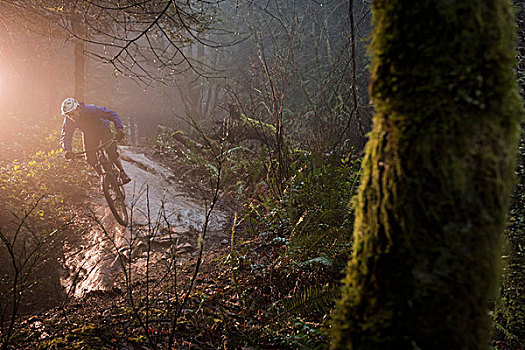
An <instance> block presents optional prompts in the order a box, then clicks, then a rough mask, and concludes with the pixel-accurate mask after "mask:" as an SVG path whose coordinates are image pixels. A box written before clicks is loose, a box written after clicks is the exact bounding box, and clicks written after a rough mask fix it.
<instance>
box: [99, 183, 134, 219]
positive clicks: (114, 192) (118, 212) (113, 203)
mask: <svg viewBox="0 0 525 350" xmlns="http://www.w3.org/2000/svg"><path fill="white" fill-rule="evenodd" d="M102 190H103V191H104V197H106V201H107V202H108V205H109V209H111V213H113V216H114V217H115V219H116V220H117V222H118V223H119V224H121V225H122V226H127V225H128V209H127V208H126V201H125V195H124V193H123V190H122V189H121V188H120V186H119V184H118V183H117V179H116V177H115V175H114V174H113V173H106V174H104V175H103V177H102Z"/></svg>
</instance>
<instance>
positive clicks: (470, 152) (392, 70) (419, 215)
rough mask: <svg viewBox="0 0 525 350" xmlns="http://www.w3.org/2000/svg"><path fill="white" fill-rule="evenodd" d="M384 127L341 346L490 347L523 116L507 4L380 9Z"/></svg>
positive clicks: (369, 171)
mask: <svg viewBox="0 0 525 350" xmlns="http://www.w3.org/2000/svg"><path fill="white" fill-rule="evenodd" d="M372 7H373V16H374V23H375V29H374V36H373V42H372V49H373V53H374V59H373V67H372V83H371V96H372V98H373V100H374V103H375V107H376V112H377V114H376V116H375V119H374V127H373V130H372V132H371V133H370V140H369V142H368V144H367V146H366V155H365V158H364V160H363V175H362V181H361V187H360V190H359V194H358V196H357V198H356V199H355V208H356V221H355V227H354V239H355V242H354V252H353V256H352V259H351V261H350V263H349V266H348V271H347V277H346V280H345V287H344V289H343V296H342V299H341V300H340V301H339V303H338V305H337V307H336V311H335V313H334V320H333V327H332V347H333V348H334V349H367V350H369V349H483V348H488V344H489V336H490V330H491V325H490V321H489V318H488V307H489V301H490V300H493V298H494V295H495V291H496V284H497V276H498V272H499V268H498V266H499V260H498V259H499V254H500V243H501V238H502V232H503V228H504V225H505V219H506V213H507V208H508V204H509V195H510V190H511V184H512V179H513V175H514V166H515V154H516V151H517V143H518V138H519V131H520V125H519V122H520V119H521V115H522V111H521V103H520V98H519V94H518V92H517V88H516V78H515V76H514V74H513V70H512V68H513V65H514V63H515V51H514V48H515V42H514V41H515V27H514V25H513V20H512V14H511V7H510V4H509V3H508V2H507V1H505V0H477V1H474V0H472V1H448V0H419V1H402V0H374V1H373V5H372Z"/></svg>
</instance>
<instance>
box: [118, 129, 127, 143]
mask: <svg viewBox="0 0 525 350" xmlns="http://www.w3.org/2000/svg"><path fill="white" fill-rule="evenodd" d="M125 137H126V133H125V132H124V130H122V129H121V130H117V141H119V142H120V141H124V138H125Z"/></svg>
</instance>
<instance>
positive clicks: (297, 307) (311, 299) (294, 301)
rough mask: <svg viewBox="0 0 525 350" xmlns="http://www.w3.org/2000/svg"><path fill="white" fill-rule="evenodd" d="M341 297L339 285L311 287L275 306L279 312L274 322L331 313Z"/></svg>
mask: <svg viewBox="0 0 525 350" xmlns="http://www.w3.org/2000/svg"><path fill="white" fill-rule="evenodd" d="M339 296H340V286H339V284H337V283H329V284H323V285H320V284H317V285H313V286H309V287H307V288H306V289H304V290H302V291H299V292H297V293H295V294H293V295H292V296H290V297H288V298H286V299H283V300H280V301H278V302H276V303H275V304H274V309H275V310H277V313H276V315H275V316H274V317H273V320H281V321H282V320H286V319H290V318H293V317H296V316H308V315H314V314H323V315H326V314H328V313H330V311H331V309H332V307H333V305H334V303H335V300H336V299H337V298H338V297H339Z"/></svg>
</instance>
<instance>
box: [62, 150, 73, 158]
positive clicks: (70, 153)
mask: <svg viewBox="0 0 525 350" xmlns="http://www.w3.org/2000/svg"><path fill="white" fill-rule="evenodd" d="M64 157H65V158H66V159H72V158H73V152H72V151H66V153H65V154H64Z"/></svg>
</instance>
